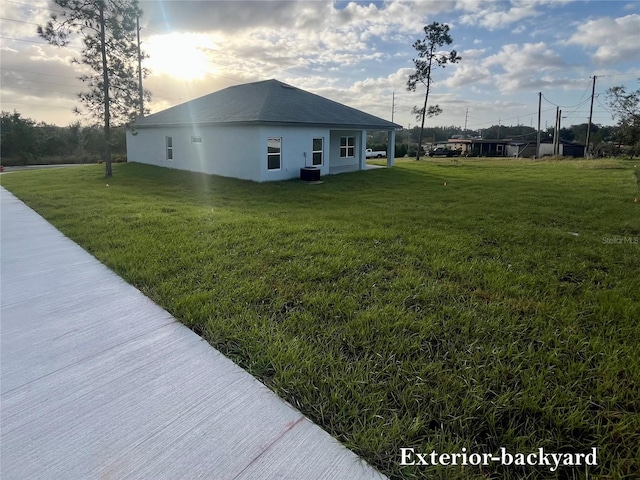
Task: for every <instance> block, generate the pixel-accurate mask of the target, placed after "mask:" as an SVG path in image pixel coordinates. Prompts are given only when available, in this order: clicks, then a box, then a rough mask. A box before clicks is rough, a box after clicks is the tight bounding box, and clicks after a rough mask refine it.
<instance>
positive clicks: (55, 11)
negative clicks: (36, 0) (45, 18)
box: [3, 0, 65, 13]
mask: <svg viewBox="0 0 640 480" xmlns="http://www.w3.org/2000/svg"><path fill="white" fill-rule="evenodd" d="M3 1H5V2H7V3H13V4H15V5H22V6H23V7H31V8H35V9H36V10H48V11H49V12H54V13H65V12H64V11H62V10H54V9H53V8H49V7H40V6H38V5H32V4H30V3H22V2H15V1H13V0H3Z"/></svg>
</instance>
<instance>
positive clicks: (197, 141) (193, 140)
mask: <svg viewBox="0 0 640 480" xmlns="http://www.w3.org/2000/svg"><path fill="white" fill-rule="evenodd" d="M191 143H202V137H191Z"/></svg>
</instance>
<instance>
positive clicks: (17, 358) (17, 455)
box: [0, 188, 385, 480]
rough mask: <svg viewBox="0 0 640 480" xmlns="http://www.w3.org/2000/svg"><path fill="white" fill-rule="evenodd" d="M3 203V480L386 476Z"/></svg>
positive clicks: (17, 204)
mask: <svg viewBox="0 0 640 480" xmlns="http://www.w3.org/2000/svg"><path fill="white" fill-rule="evenodd" d="M0 193H1V197H0V202H1V228H2V231H1V234H2V241H1V242H2V243H1V247H2V250H1V271H0V273H1V280H2V284H1V291H0V295H1V310H0V314H1V317H0V318H1V324H0V328H1V331H0V333H1V345H0V347H1V352H0V355H1V365H0V366H1V370H0V382H1V384H0V386H1V388H0V393H1V401H2V403H1V408H2V411H1V424H0V435H1V438H0V444H1V445H0V464H1V466H0V477H1V478H2V479H3V480H12V479H27V478H39V479H49V478H50V479H65V480H71V479H83V480H84V479H97V478H101V479H102V478H105V479H125V478H135V479H140V478H149V479H176V478H188V479H192V478H208V479H215V480H223V479H229V480H231V479H253V480H255V479H295V480H303V479H304V480H312V479H323V480H324V479H340V480H358V479H383V478H385V477H383V476H382V475H380V474H379V473H378V472H377V471H375V470H374V469H373V468H371V467H370V466H369V465H368V464H366V463H365V462H364V461H362V460H361V459H360V458H359V457H357V456H356V455H355V454H353V453H352V452H350V451H349V450H347V449H346V448H344V447H343V446H342V445H340V444H339V443H338V442H336V441H335V440H334V439H333V438H332V437H331V436H329V435H328V434H327V433H326V432H324V431H323V430H321V429H320V428H319V427H317V426H316V425H314V424H313V423H311V422H310V421H309V420H307V419H306V418H305V417H304V416H303V415H302V414H301V413H300V412H299V411H297V410H295V409H294V408H292V407H291V406H290V405H288V404H287V403H285V402H284V401H282V400H281V399H280V398H279V397H277V396H276V395H275V394H273V393H272V392H271V391H270V390H268V389H267V388H266V387H264V386H263V385H262V384H261V383H260V382H258V381H257V380H255V379H254V378H253V377H252V376H251V375H249V374H248V373H246V372H245V371H244V370H242V369H241V368H239V367H238V366H236V365H235V364H234V363H232V362H231V361H230V360H228V359H227V358H225V357H224V356H223V355H221V354H220V353H219V352H218V351H216V350H215V349H214V348H212V347H211V346H210V345H209V344H208V343H206V342H205V341H203V340H202V339H201V338H200V337H199V336H197V335H196V334H195V333H193V332H192V331H191V330H189V329H187V328H186V327H184V326H183V325H181V324H180V323H178V322H177V321H176V320H175V319H174V318H172V317H171V315H169V314H168V313H167V312H166V311H164V310H162V309H161V308H160V307H158V306H157V305H156V304H154V303H153V302H152V301H151V300H149V299H148V298H146V297H145V296H144V295H142V294H141V293H140V292H139V291H138V290H136V289H135V288H133V287H132V286H130V285H129V284H127V283H125V282H124V281H123V280H122V279H120V278H119V277H118V276H117V275H115V274H114V273H113V272H111V271H110V270H109V269H107V268H106V267H105V266H103V265H102V264H101V263H99V262H98V261H97V260H96V259H95V258H93V257H92V256H91V255H89V254H88V253H87V252H85V251H84V250H83V249H82V248H80V247H79V246H78V245H76V244H75V243H73V242H72V241H71V240H69V239H67V238H66V237H64V236H63V235H62V234H61V233H60V232H58V231H57V230H56V229H55V228H54V227H52V226H51V225H50V224H49V223H47V222H46V221H45V220H44V219H43V218H42V217H40V216H39V215H37V214H36V213H35V212H34V211H33V210H31V209H30V208H28V207H27V206H26V205H25V204H24V203H22V202H21V201H19V200H18V199H16V198H15V197H14V196H13V195H12V194H10V193H9V192H7V191H6V190H5V189H4V188H2V189H1V192H0Z"/></svg>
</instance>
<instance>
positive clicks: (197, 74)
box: [143, 33, 216, 80]
mask: <svg viewBox="0 0 640 480" xmlns="http://www.w3.org/2000/svg"><path fill="white" fill-rule="evenodd" d="M143 48H144V50H145V51H146V53H147V54H148V55H149V58H148V59H147V60H146V61H145V64H146V65H145V66H146V67H148V68H149V69H150V70H151V71H152V72H153V73H164V74H167V75H171V76H173V77H175V78H179V79H181V80H198V79H202V78H204V76H205V75H207V74H209V73H215V72H216V68H215V66H214V65H213V63H211V62H210V61H209V58H208V56H207V51H208V50H212V49H214V48H215V44H214V43H213V41H212V40H211V38H210V37H209V36H208V35H203V34H192V33H170V34H167V35H155V36H153V37H151V38H150V39H149V40H148V41H147V42H146V44H145V45H144V47H143Z"/></svg>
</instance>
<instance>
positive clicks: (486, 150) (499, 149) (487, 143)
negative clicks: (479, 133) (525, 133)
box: [437, 138, 509, 157]
mask: <svg viewBox="0 0 640 480" xmlns="http://www.w3.org/2000/svg"><path fill="white" fill-rule="evenodd" d="M508 144H509V140H482V139H479V138H450V139H449V140H447V142H446V143H440V142H439V143H438V144H437V146H443V147H445V148H447V149H449V150H460V151H461V152H462V153H461V154H462V155H468V156H470V157H504V156H506V155H507V145H508Z"/></svg>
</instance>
